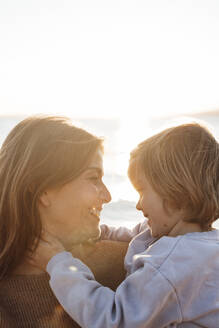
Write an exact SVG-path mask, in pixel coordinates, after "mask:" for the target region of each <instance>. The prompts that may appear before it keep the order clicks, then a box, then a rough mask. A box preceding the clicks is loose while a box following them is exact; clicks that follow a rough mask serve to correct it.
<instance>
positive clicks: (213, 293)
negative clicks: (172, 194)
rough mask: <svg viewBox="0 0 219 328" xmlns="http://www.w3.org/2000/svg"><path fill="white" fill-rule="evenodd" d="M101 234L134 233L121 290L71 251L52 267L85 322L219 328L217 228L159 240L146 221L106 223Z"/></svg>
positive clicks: (106, 326) (129, 327)
mask: <svg viewBox="0 0 219 328" xmlns="http://www.w3.org/2000/svg"><path fill="white" fill-rule="evenodd" d="M135 234H136V236H135V237H133V235H135ZM102 237H103V238H111V239H115V240H116V239H117V240H129V239H130V238H131V237H133V239H132V240H131V242H130V245H129V249H128V252H127V255H126V258H125V267H126V269H127V277H126V279H125V280H124V281H123V282H122V284H121V285H120V286H119V287H118V288H117V290H116V292H114V291H112V290H111V289H109V288H107V287H103V286H101V285H100V284H99V283H98V282H97V281H96V280H95V278H94V276H93V274H92V272H91V271H90V270H89V268H88V267H87V266H86V265H84V264H83V263H82V262H81V261H80V260H78V259H76V258H73V257H72V255H71V254H70V253H68V252H62V253H59V254H57V255H56V256H54V257H53V258H52V259H51V260H50V262H49V263H48V266H47V271H48V273H49V274H50V277H51V280H50V285H51V288H52V289H53V292H54V293H55V295H56V297H57V298H58V300H59V302H60V303H61V304H62V306H63V307H64V309H65V310H66V311H67V313H68V314H69V315H70V316H71V317H72V318H73V319H74V320H76V321H77V322H78V323H79V325H80V326H81V327H87V328H118V327H121V328H143V327H147V328H162V327H171V328H174V327H181V328H195V327H207V328H219V231H218V230H213V231H209V232H194V233H188V234H185V235H183V236H178V237H162V238H160V239H159V240H157V241H155V240H154V239H153V238H152V237H151V234H150V231H149V230H148V229H147V226H146V225H145V224H142V225H138V226H137V227H136V228H135V229H133V231H129V230H127V229H125V228H120V229H118V230H116V229H110V228H108V227H106V226H103V227H102Z"/></svg>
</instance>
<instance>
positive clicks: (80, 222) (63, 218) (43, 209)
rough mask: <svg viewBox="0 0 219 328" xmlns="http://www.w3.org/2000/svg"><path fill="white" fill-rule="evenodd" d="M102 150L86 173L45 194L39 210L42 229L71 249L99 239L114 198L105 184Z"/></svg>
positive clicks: (94, 157)
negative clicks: (104, 215)
mask: <svg viewBox="0 0 219 328" xmlns="http://www.w3.org/2000/svg"><path fill="white" fill-rule="evenodd" d="M102 177H103V159H102V153H101V150H98V151H97V152H96V153H95V155H94V156H93V158H92V160H91V162H90V164H89V166H88V167H87V168H86V170H85V171H84V172H83V173H82V174H81V175H80V176H79V177H77V178H76V179H75V180H73V181H71V182H69V183H67V184H65V185H64V186H62V187H60V188H54V189H49V190H46V191H45V192H44V193H43V195H42V196H41V198H40V205H39V210H40V214H41V220H42V225H43V228H44V229H46V230H47V231H49V232H50V233H52V234H53V235H55V236H56V237H57V238H58V239H59V240H60V241H61V242H62V243H63V245H64V246H65V248H66V249H70V248H71V246H72V245H74V244H78V243H83V242H86V241H88V240H95V239H98V238H99V236H100V228H99V222H100V212H101V210H102V206H103V204H104V203H108V202H109V201H110V200H111V195H110V193H109V191H108V189H107V188H106V186H105V184H104V183H103V181H102Z"/></svg>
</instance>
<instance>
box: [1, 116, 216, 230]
mask: <svg viewBox="0 0 219 328" xmlns="http://www.w3.org/2000/svg"><path fill="white" fill-rule="evenodd" d="M27 116H28V115H15V116H12V115H10V116H7V115H0V146H1V144H2V142H3V141H4V139H5V137H6V136H7V135H8V133H9V132H10V130H11V129H12V128H13V127H14V126H15V125H16V124H17V123H18V122H20V121H21V120H23V119H24V118H25V117H27ZM71 119H72V121H73V124H75V125H77V126H80V127H82V128H85V129H87V130H88V131H90V132H92V133H94V134H95V135H97V136H101V137H103V138H104V144H105V151H104V177H103V180H104V183H105V184H106V186H107V187H108V189H109V191H110V193H111V196H112V201H111V202H110V203H108V204H105V205H104V208H103V210H102V212H101V223H106V224H108V225H111V226H116V227H119V226H127V227H129V228H132V227H134V226H135V225H136V224H137V223H139V222H141V221H143V220H144V219H145V218H144V217H143V215H142V213H141V212H139V211H137V210H136V202H137V200H138V195H137V192H136V191H135V190H134V188H133V187H132V185H131V183H130V181H129V179H128V176H127V168H128V161H129V153H130V151H131V150H132V149H133V148H134V147H135V146H136V145H137V144H138V143H139V142H140V141H142V140H144V139H145V138H147V137H148V136H150V135H152V134H153V133H156V132H158V131H159V130H161V129H162V128H165V127H168V126H171V125H173V124H175V123H179V122H186V121H201V122H202V123H203V124H205V125H207V126H208V127H209V128H210V129H211V130H212V131H213V133H214V134H215V135H216V137H217V138H219V110H218V111H214V112H207V113H199V114H197V113H196V114H193V115H192V114H191V115H188V114H187V116H186V117H185V116H180V117H179V116H175V117H174V116H169V117H168V116H166V117H160V118H150V119H149V118H143V117H138V118H135V117H131V116H129V117H127V118H123V119H119V118H110V119H109V118H108V119H105V118H78V117H77V118H75V117H71ZM214 227H215V228H218V229H219V220H217V221H216V222H215V223H214Z"/></svg>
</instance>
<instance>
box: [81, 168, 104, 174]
mask: <svg viewBox="0 0 219 328" xmlns="http://www.w3.org/2000/svg"><path fill="white" fill-rule="evenodd" d="M90 170H91V171H96V172H97V173H98V174H100V175H103V174H104V173H103V170H102V169H101V168H99V167H95V166H90V167H87V168H86V170H85V171H90Z"/></svg>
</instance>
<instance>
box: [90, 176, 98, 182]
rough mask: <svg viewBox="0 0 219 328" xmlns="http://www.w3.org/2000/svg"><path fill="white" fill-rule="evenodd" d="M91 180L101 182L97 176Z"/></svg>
mask: <svg viewBox="0 0 219 328" xmlns="http://www.w3.org/2000/svg"><path fill="white" fill-rule="evenodd" d="M90 180H92V181H97V180H99V177H97V176H95V177H90Z"/></svg>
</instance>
